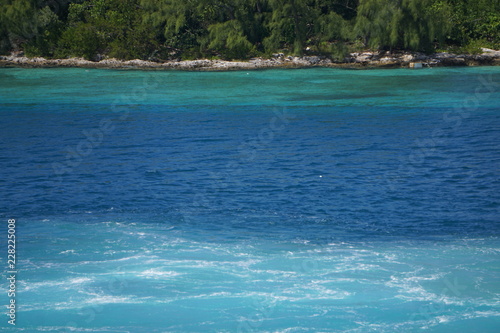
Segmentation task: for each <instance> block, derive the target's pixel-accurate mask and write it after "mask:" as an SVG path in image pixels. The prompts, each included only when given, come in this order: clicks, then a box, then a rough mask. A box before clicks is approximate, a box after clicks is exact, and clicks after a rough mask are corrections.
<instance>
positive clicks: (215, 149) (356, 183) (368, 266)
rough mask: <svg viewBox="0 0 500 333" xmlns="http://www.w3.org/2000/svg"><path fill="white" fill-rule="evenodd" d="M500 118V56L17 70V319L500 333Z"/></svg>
mask: <svg viewBox="0 0 500 333" xmlns="http://www.w3.org/2000/svg"><path fill="white" fill-rule="evenodd" d="M499 130H500V68H498V67H480V68H442V69H437V68H434V69H422V70H408V69H397V70H396V69H395V70H363V71H355V70H338V69H297V70H266V71H251V72H245V71H238V72H224V73H215V72H203V73H202V72H178V71H139V70H133V69H130V70H97V69H95V70H94V69H88V70H85V69H0V152H1V155H0V185H1V191H0V217H1V218H2V220H3V222H2V228H1V233H0V249H2V250H1V251H3V253H1V254H0V256H1V257H2V269H3V272H4V274H3V278H2V279H3V281H4V283H2V289H3V291H2V296H1V297H0V300H1V303H2V304H1V305H2V307H3V309H4V310H3V311H2V314H3V315H2V316H1V317H0V331H8V332H10V331H12V332H14V331H15V332H17V331H19V332H120V333H125V332H130V333H142V332H144V333H154V332H275V333H277V332H287V333H292V332H498V331H499V330H500V308H499V305H500V261H499V254H500V240H499V231H500V226H499V222H500V221H499V220H500V214H499V213H500V212H499V207H500V206H499V202H500V172H499V171H500V170H499V169H500V133H499ZM8 219H16V229H15V232H16V233H15V235H16V270H17V273H16V295H15V301H16V321H15V323H16V325H15V326H13V325H12V324H9V323H8V321H9V320H10V318H9V317H8V312H9V309H8V308H7V307H6V306H7V305H8V304H9V302H10V300H11V299H12V297H9V296H8V294H7V292H8V290H9V283H8V281H7V279H6V278H7V277H8V276H9V273H7V272H8V271H9V268H8V267H7V235H8V228H7V224H8V223H7V221H8Z"/></svg>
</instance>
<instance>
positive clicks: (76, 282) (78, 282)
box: [20, 277, 94, 291]
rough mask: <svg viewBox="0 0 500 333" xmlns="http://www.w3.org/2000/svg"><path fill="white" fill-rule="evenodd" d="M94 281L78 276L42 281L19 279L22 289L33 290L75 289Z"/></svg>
mask: <svg viewBox="0 0 500 333" xmlns="http://www.w3.org/2000/svg"><path fill="white" fill-rule="evenodd" d="M92 281H94V280H93V279H91V278H85V277H79V278H72V279H68V280H56V281H43V282H25V281H22V280H21V281H20V285H21V287H22V289H21V290H22V291H33V290H37V289H40V288H44V289H45V288H46V289H55V288H59V289H62V290H69V289H75V288H76V287H77V286H82V285H85V284H88V283H90V282H92Z"/></svg>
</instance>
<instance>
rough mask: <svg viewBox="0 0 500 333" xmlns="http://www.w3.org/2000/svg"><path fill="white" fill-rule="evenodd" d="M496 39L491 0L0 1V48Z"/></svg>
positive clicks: (307, 47)
mask: <svg viewBox="0 0 500 333" xmlns="http://www.w3.org/2000/svg"><path fill="white" fill-rule="evenodd" d="M499 45H500V0H76V1H71V0H0V53H9V52H11V51H19V50H24V51H25V53H26V54H28V55H31V56H45V57H71V56H77V57H85V58H87V59H92V60H97V59H100V58H102V57H116V58H121V59H133V58H140V59H152V60H166V59H187V58H200V57H220V58H225V59H244V58H248V57H252V56H258V55H264V56H265V55H270V54H272V53H276V52H283V53H286V54H295V55H302V54H304V53H310V54H325V55H329V56H331V57H343V55H344V54H345V52H348V51H356V50H362V49H368V48H369V49H386V50H393V49H397V50H414V51H425V52H432V51H435V50H436V49H438V48H440V49H446V48H448V49H449V48H452V49H455V50H460V51H467V52H474V51H475V50H477V49H478V47H479V46H485V47H491V48H498V47H499Z"/></svg>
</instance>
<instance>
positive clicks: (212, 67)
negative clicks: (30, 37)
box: [0, 48, 500, 71]
mask: <svg viewBox="0 0 500 333" xmlns="http://www.w3.org/2000/svg"><path fill="white" fill-rule="evenodd" d="M482 51H483V52H482V53H481V54H477V55H469V54H461V55H456V54H450V53H436V54H432V55H426V54H423V53H415V52H413V53H411V52H399V53H395V52H393V53H391V52H359V53H351V54H350V55H349V56H347V57H346V58H345V59H343V61H333V60H331V59H329V58H327V57H322V56H304V57H292V56H285V55H283V54H274V55H273V56H272V57H271V58H269V59H264V58H253V59H250V60H248V61H224V60H207V59H202V60H184V61H166V62H154V61H145V60H138V59H136V60H127V61H125V60H119V59H114V58H113V59H103V60H100V61H89V60H85V59H82V58H70V59H45V58H28V57H25V56H23V55H22V54H13V55H10V56H0V67H27V68H41V67H47V68H54V67H81V68H131V69H133V68H136V69H179V70H198V71H226V70H251V69H264V68H305V67H339V68H401V67H415V68H419V67H440V66H495V65H500V51H495V50H491V49H485V48H483V49H482Z"/></svg>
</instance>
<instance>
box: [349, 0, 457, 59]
mask: <svg viewBox="0 0 500 333" xmlns="http://www.w3.org/2000/svg"><path fill="white" fill-rule="evenodd" d="M432 5H433V0H361V1H360V4H359V7H358V16H357V17H356V25H355V31H356V32H357V34H358V36H359V37H361V38H362V39H363V41H364V43H365V45H366V46H369V47H372V48H382V49H388V48H394V47H395V48H402V49H410V50H415V51H431V50H432V49H433V47H434V43H435V42H439V41H442V40H443V39H444V38H445V37H446V35H447V33H448V31H449V27H450V24H449V21H448V20H447V19H446V14H447V13H448V10H449V9H448V8H447V7H441V8H438V7H434V8H433V7H432Z"/></svg>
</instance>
